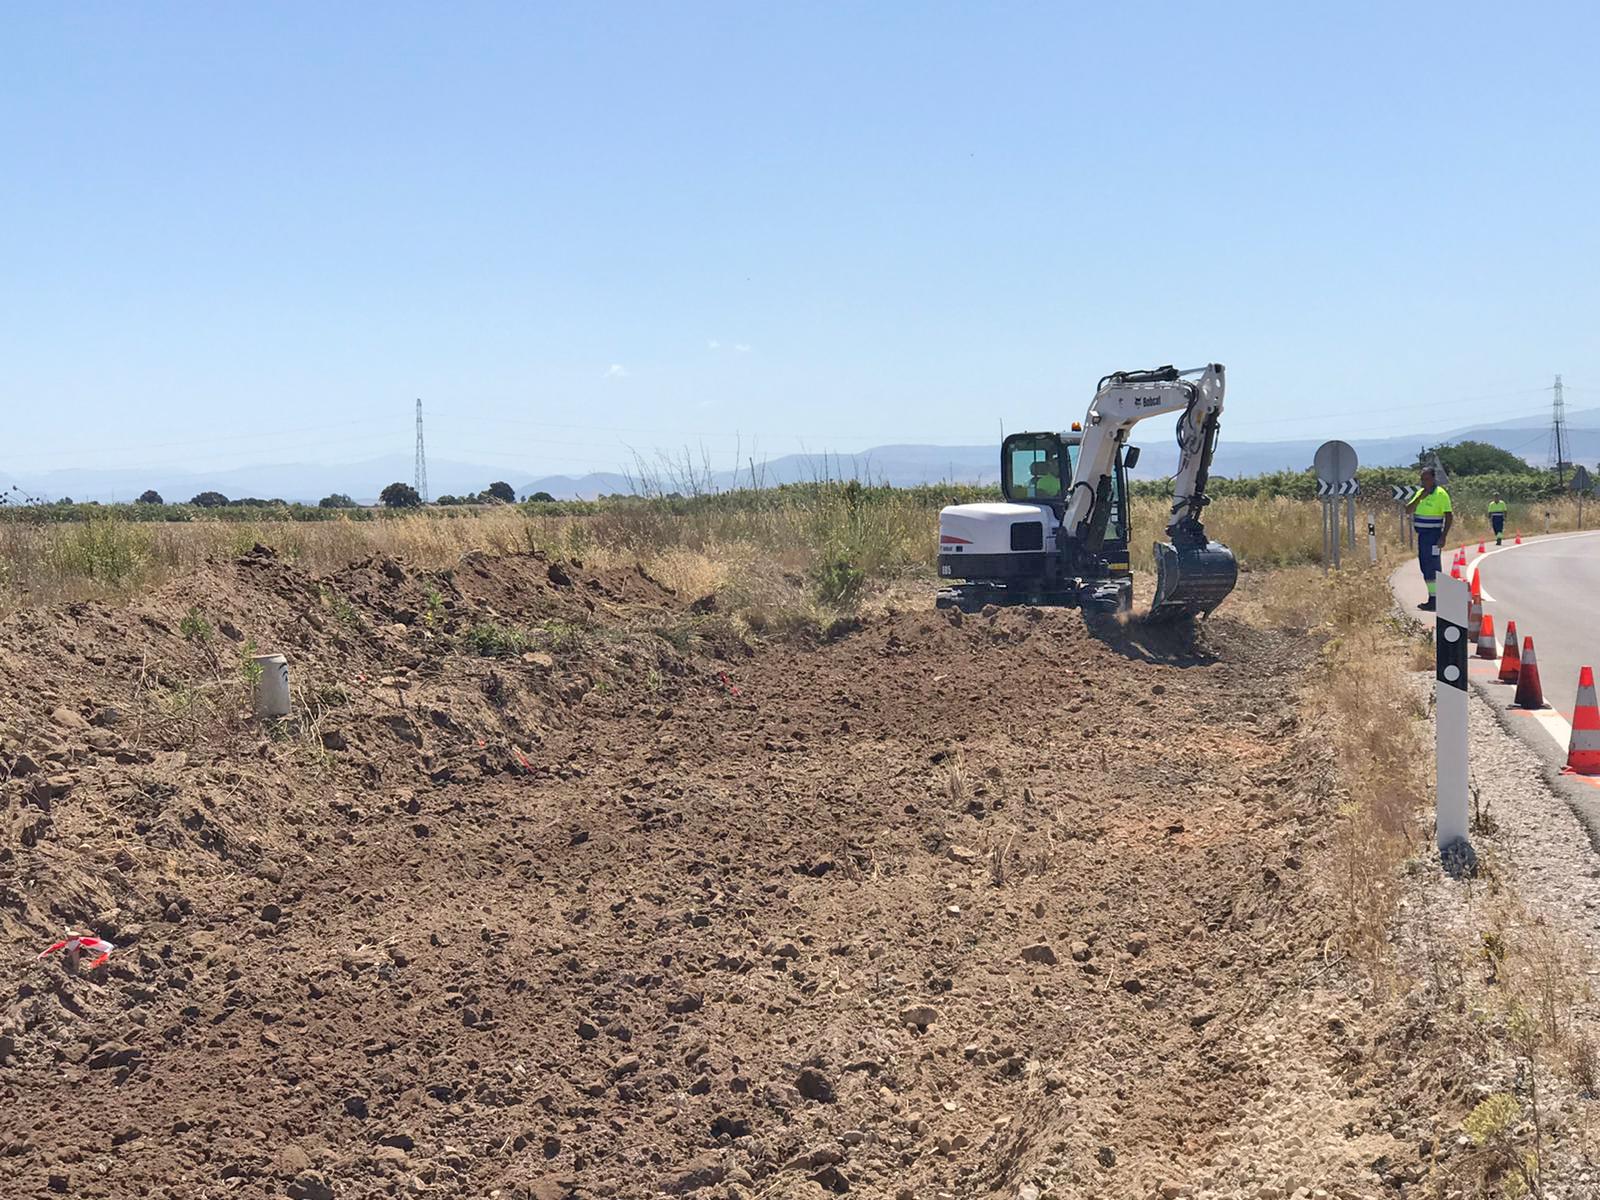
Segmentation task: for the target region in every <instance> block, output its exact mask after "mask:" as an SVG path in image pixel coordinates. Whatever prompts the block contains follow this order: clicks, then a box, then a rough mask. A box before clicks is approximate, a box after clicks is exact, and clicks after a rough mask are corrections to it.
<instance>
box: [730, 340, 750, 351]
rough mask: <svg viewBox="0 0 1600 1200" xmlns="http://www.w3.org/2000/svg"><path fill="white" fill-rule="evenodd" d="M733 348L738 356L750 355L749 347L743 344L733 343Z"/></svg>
mask: <svg viewBox="0 0 1600 1200" xmlns="http://www.w3.org/2000/svg"><path fill="white" fill-rule="evenodd" d="M733 348H734V349H735V350H736V351H738V352H739V353H740V354H749V353H750V349H751V348H750V346H748V345H747V344H746V343H744V342H735V343H734V344H733Z"/></svg>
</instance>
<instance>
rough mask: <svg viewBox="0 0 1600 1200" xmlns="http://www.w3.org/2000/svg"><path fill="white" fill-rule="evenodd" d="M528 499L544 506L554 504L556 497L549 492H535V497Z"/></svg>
mask: <svg viewBox="0 0 1600 1200" xmlns="http://www.w3.org/2000/svg"><path fill="white" fill-rule="evenodd" d="M528 499H529V500H536V501H538V502H540V503H542V504H552V503H554V502H555V497H554V496H552V495H551V494H550V493H549V492H535V493H534V494H533V495H531V496H529V497H528Z"/></svg>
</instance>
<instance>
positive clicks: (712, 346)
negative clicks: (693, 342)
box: [706, 338, 755, 354]
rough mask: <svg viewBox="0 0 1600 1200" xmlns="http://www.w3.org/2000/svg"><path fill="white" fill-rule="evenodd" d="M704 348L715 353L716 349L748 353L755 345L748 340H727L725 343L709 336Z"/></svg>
mask: <svg viewBox="0 0 1600 1200" xmlns="http://www.w3.org/2000/svg"><path fill="white" fill-rule="evenodd" d="M706 349H707V350H710V351H711V352H712V353H715V352H716V351H718V350H732V351H733V352H734V353H735V354H749V353H750V351H752V350H754V349H755V347H754V346H752V345H751V344H750V343H749V342H729V343H727V344H726V345H724V344H723V342H722V341H721V340H720V339H718V338H711V339H710V340H709V341H707V342H706Z"/></svg>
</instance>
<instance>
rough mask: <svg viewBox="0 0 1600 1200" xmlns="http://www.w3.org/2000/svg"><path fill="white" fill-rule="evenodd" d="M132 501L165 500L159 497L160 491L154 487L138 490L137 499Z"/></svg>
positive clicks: (157, 502) (153, 501) (162, 502)
mask: <svg viewBox="0 0 1600 1200" xmlns="http://www.w3.org/2000/svg"><path fill="white" fill-rule="evenodd" d="M134 503H136V504H165V503H166V501H165V500H163V499H162V498H161V493H160V492H158V491H156V490H155V489H154V488H151V489H149V490H148V491H143V492H140V493H139V499H138V500H136V501H135V502H134Z"/></svg>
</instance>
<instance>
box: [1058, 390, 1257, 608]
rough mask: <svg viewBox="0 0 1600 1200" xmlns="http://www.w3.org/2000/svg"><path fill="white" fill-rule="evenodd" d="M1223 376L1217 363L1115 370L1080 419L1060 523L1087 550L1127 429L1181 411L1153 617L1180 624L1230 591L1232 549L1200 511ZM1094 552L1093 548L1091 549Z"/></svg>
mask: <svg viewBox="0 0 1600 1200" xmlns="http://www.w3.org/2000/svg"><path fill="white" fill-rule="evenodd" d="M1225 390H1226V376H1225V374H1224V371H1223V367H1222V364H1221V363H1211V364H1209V365H1207V366H1204V367H1197V368H1195V369H1194V370H1190V371H1180V370H1178V369H1177V368H1176V367H1158V368H1157V369H1155V370H1153V371H1118V372H1115V373H1114V374H1111V375H1107V376H1106V377H1105V378H1104V379H1102V380H1101V381H1100V386H1099V387H1098V388H1097V389H1096V390H1095V395H1094V400H1093V401H1092V402H1091V403H1090V405H1089V414H1088V417H1087V419H1086V420H1085V422H1084V430H1083V449H1082V450H1081V452H1080V453H1079V457H1078V469H1077V471H1076V472H1075V473H1074V475H1073V481H1072V495H1071V498H1070V499H1069V501H1068V504H1067V512H1066V518H1065V520H1064V521H1063V525H1064V526H1065V532H1066V535H1067V536H1068V537H1069V538H1071V539H1073V540H1074V541H1076V542H1078V543H1080V544H1082V545H1085V546H1086V547H1087V546H1088V543H1089V542H1090V539H1091V538H1092V536H1093V531H1094V529H1095V527H1096V523H1095V521H1094V516H1095V507H1096V505H1097V504H1100V503H1103V502H1104V501H1103V497H1104V495H1105V481H1107V480H1109V478H1110V473H1111V471H1112V469H1113V466H1114V464H1115V462H1116V458H1117V452H1118V449H1119V448H1120V447H1121V446H1122V445H1123V444H1124V443H1125V442H1126V441H1127V438H1128V431H1129V430H1130V429H1132V428H1133V426H1134V425H1135V424H1137V423H1138V422H1140V421H1143V420H1145V419H1146V418H1148V417H1154V416H1159V415H1161V414H1163V413H1170V412H1178V413H1180V414H1181V415H1180V416H1179V417H1178V469H1177V471H1176V473H1175V474H1174V475H1173V502H1172V511H1171V519H1170V520H1169V521H1168V522H1167V537H1168V538H1169V539H1170V540H1169V541H1168V542H1157V543H1155V561H1156V598H1155V603H1154V604H1153V605H1152V607H1151V609H1150V619H1152V620H1157V621H1164V620H1178V619H1181V618H1183V617H1191V616H1196V615H1199V614H1203V613H1209V612H1210V611H1211V610H1212V609H1214V608H1215V607H1216V606H1217V605H1219V604H1221V603H1222V601H1223V600H1224V599H1225V598H1226V597H1227V595H1228V593H1229V592H1231V591H1233V588H1234V584H1235V583H1237V582H1238V578H1239V567H1238V563H1237V562H1236V561H1235V559H1234V557H1233V553H1232V551H1230V550H1229V549H1228V548H1227V547H1226V546H1224V545H1222V544H1221V543H1219V542H1214V541H1211V540H1210V538H1209V537H1207V535H1206V530H1205V525H1204V523H1203V522H1202V521H1201V519H1200V518H1201V514H1202V512H1203V511H1204V509H1205V506H1206V504H1207V503H1209V501H1208V500H1207V498H1206V494H1205V487H1206V481H1207V479H1208V477H1209V475H1210V471H1211V456H1212V454H1213V453H1214V452H1215V450H1216V445H1217V431H1218V427H1219V425H1218V420H1219V418H1220V416H1221V414H1222V397H1223V392H1224V391H1225ZM1090 548H1092V547H1090Z"/></svg>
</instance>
